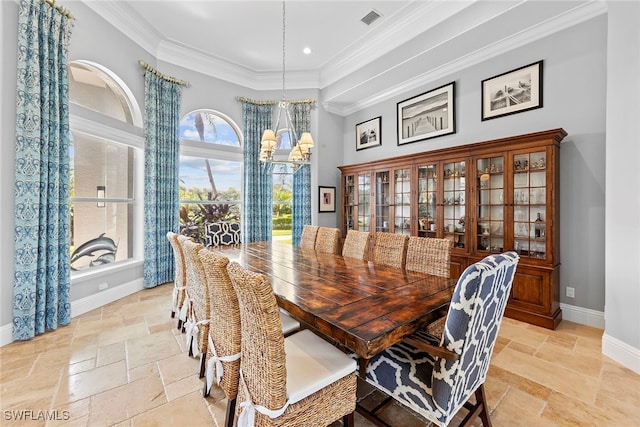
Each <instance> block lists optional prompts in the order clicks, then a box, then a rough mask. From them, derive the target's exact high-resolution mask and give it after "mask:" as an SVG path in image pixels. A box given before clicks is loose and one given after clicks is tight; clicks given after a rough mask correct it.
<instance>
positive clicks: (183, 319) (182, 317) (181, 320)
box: [177, 234, 193, 332]
mask: <svg viewBox="0 0 640 427" xmlns="http://www.w3.org/2000/svg"><path fill="white" fill-rule="evenodd" d="M177 241H178V247H179V249H180V254H181V256H180V258H179V259H180V260H181V261H182V275H183V278H184V280H183V282H182V283H183V287H184V290H183V300H182V304H181V306H180V314H179V316H178V329H180V330H181V331H182V332H185V330H186V329H185V325H186V323H187V318H188V317H189V316H190V315H191V300H190V299H189V295H188V294H187V265H186V259H185V255H184V244H185V242H193V238H191V237H188V236H184V235H182V234H178V235H177Z"/></svg>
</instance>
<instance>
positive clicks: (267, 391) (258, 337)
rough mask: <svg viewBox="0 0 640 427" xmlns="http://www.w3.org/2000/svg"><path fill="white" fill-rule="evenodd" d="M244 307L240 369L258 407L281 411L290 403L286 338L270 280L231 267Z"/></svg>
mask: <svg viewBox="0 0 640 427" xmlns="http://www.w3.org/2000/svg"><path fill="white" fill-rule="evenodd" d="M227 270H228V272H229V277H230V278H231V283H232V284H233V288H234V290H235V292H236V295H237V296H238V303H239V305H240V321H241V322H240V324H241V330H242V346H241V347H242V350H241V352H242V358H241V362H240V369H241V370H242V376H243V378H244V381H245V384H246V385H247V389H248V391H249V394H250V395H251V400H252V401H253V404H254V405H262V406H264V407H266V408H272V409H277V408H281V407H282V406H283V405H284V404H285V403H286V400H287V384H286V381H287V372H286V366H285V365H286V359H285V353H284V336H283V334H282V324H281V322H280V314H279V308H278V303H277V301H276V297H275V295H274V293H273V289H272V287H271V283H269V279H268V278H267V277H266V276H265V275H263V274H258V273H254V272H251V271H248V270H246V269H244V268H243V267H242V266H240V265H239V264H237V263H236V262H230V263H229V265H228V266H227Z"/></svg>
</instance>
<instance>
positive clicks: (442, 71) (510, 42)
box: [322, 1, 607, 116]
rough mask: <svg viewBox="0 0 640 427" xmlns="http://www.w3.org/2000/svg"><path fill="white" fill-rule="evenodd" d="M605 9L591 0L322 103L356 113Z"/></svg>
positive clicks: (336, 111)
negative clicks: (411, 73) (409, 74)
mask: <svg viewBox="0 0 640 427" xmlns="http://www.w3.org/2000/svg"><path fill="white" fill-rule="evenodd" d="M606 12H607V7H606V3H605V2H602V1H592V2H589V3H586V4H583V5H580V6H577V7H575V8H573V9H571V10H568V11H567V12H565V13H563V14H561V15H558V16H556V17H554V18H551V19H549V20H547V21H545V22H542V23H540V24H537V25H535V26H533V27H530V28H528V29H527V30H524V31H522V32H520V33H518V34H516V35H514V36H511V37H508V38H505V39H502V40H499V41H497V42H495V43H492V44H489V45H487V46H485V47H483V48H482V49H478V50H476V51H474V52H471V53H469V54H467V55H465V56H462V57H460V58H457V59H456V60H454V61H450V62H448V63H446V64H442V65H440V66H438V67H435V68H433V69H431V70H428V71H427V72H424V73H421V74H420V75H417V76H415V77H414V78H412V79H409V80H406V81H404V82H402V83H399V84H397V85H394V86H391V87H389V88H387V89H386V90H383V91H378V92H376V93H375V94H374V95H371V96H369V97H366V98H363V99H360V100H359V101H357V102H354V103H348V104H345V103H342V102H339V101H336V102H335V103H334V102H332V99H335V98H337V97H339V96H340V95H342V94H343V93H345V92H348V91H349V89H347V90H345V91H343V92H342V93H340V94H336V95H335V96H334V97H332V99H325V100H323V101H322V106H323V107H324V108H325V110H326V111H328V112H330V113H333V114H337V115H339V116H348V115H349V114H353V113H355V112H357V111H359V110H362V109H364V108H368V107H370V106H373V105H375V104H378V103H380V102H383V101H387V100H389V99H391V98H393V97H396V96H399V95H401V94H403V93H405V92H407V91H410V90H412V89H416V88H418V87H420V86H424V85H425V84H428V83H431V82H433V81H436V80H438V79H440V78H442V77H446V76H449V75H452V74H455V73H456V72H459V71H461V70H463V69H465V68H468V67H470V66H473V65H477V64H479V63H481V62H484V61H486V60H488V59H490V58H494V57H496V56H499V55H501V54H503V53H505V52H508V51H511V50H514V49H516V48H519V47H522V46H525V45H527V44H529V43H531V42H534V41H536V40H539V39H541V38H543V37H546V36H549V35H551V34H554V33H556V32H559V31H562V30H564V29H567V28H570V27H572V26H574V25H577V24H580V23H582V22H585V21H588V20H589V19H592V18H595V17H596V16H599V15H602V14H604V13H606ZM423 53H424V52H423ZM391 71H392V69H388V70H385V72H384V73H381V74H379V75H377V76H375V77H374V78H378V77H380V76H381V75H382V74H386V73H389V72H391ZM360 83H362V82H359V84H358V86H359V85H360Z"/></svg>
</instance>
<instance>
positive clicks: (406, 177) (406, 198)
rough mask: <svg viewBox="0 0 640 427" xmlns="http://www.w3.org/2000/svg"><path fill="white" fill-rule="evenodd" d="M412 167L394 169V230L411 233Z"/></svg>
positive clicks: (398, 232)
mask: <svg viewBox="0 0 640 427" xmlns="http://www.w3.org/2000/svg"><path fill="white" fill-rule="evenodd" d="M410 172H411V169H396V170H394V171H393V197H394V208H393V220H394V227H393V232H394V233H396V234H411V173H410Z"/></svg>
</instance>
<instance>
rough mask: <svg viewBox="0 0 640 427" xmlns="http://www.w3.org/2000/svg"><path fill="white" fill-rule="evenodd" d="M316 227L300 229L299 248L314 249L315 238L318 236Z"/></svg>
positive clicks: (310, 226)
mask: <svg viewBox="0 0 640 427" xmlns="http://www.w3.org/2000/svg"><path fill="white" fill-rule="evenodd" d="M319 228H320V227H318V226H317V225H305V226H304V227H302V235H301V236H300V247H301V248H303V249H315V248H316V236H317V235H318V229H319Z"/></svg>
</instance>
